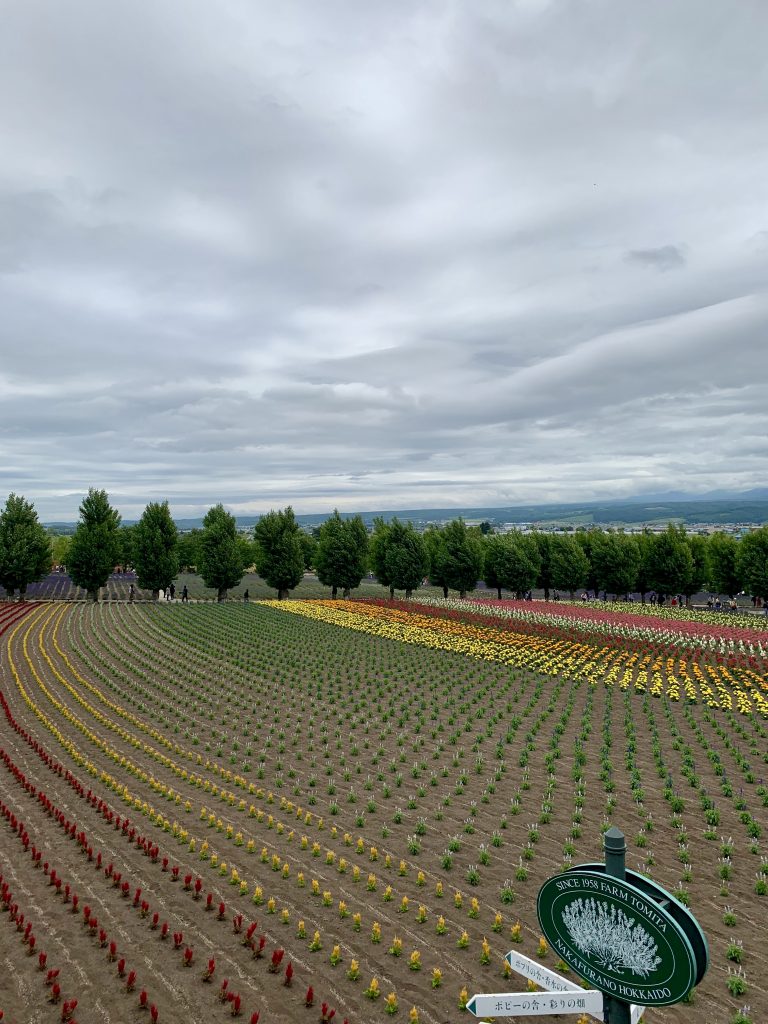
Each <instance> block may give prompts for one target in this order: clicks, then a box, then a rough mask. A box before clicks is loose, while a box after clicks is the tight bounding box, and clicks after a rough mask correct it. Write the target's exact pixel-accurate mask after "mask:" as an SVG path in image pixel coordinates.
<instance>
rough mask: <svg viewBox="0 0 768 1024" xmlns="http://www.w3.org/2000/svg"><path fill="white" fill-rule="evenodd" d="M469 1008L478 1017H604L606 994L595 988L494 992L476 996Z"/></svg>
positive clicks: (468, 1005) (469, 1002)
mask: <svg viewBox="0 0 768 1024" xmlns="http://www.w3.org/2000/svg"><path fill="white" fill-rule="evenodd" d="M467 1009H468V1010H469V1012H470V1013H472V1014H474V1015H475V1017H543V1016H545V1015H546V1014H558V1013H573V1014H576V1013H591V1014H593V1015H594V1016H600V1017H602V1014H603V993H602V992H597V991H595V989H581V991H579V992H495V993H490V994H489V995H474V996H472V998H471V999H470V1000H469V1001H468V1002H467Z"/></svg>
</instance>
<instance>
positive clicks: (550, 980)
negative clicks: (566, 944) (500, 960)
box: [504, 949, 584, 992]
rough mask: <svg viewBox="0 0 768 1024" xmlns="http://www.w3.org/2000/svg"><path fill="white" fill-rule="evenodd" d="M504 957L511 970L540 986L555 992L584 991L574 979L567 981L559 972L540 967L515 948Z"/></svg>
mask: <svg viewBox="0 0 768 1024" xmlns="http://www.w3.org/2000/svg"><path fill="white" fill-rule="evenodd" d="M504 959H505V960H506V961H507V963H508V964H509V966H510V967H511V968H512V970H513V971H516V972H517V974H522V975H523V977H524V978H530V979H531V981H535V982H536V984H537V985H541V986H542V987H543V986H544V985H546V986H547V988H550V989H553V990H554V991H555V992H583V991H584V990H583V989H582V987H581V985H577V984H576V982H575V981H569V980H568V978H564V977H563V976H562V975H561V974H555V972H554V971H550V969H549V968H548V967H542V965H541V964H537V963H536V961H535V960H531V958H530V957H528V956H526V955H525V954H524V953H518V952H517V950H516V949H511V950H510V951H509V952H508V953H507V955H506V956H505V957H504Z"/></svg>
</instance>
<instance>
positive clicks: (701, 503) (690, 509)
mask: <svg viewBox="0 0 768 1024" xmlns="http://www.w3.org/2000/svg"><path fill="white" fill-rule="evenodd" d="M354 514H355V513H353V512H348V513H345V512H342V513H341V515H342V517H343V518H349V517H351V516H352V515H354ZM329 515H330V511H329V512H317V513H314V514H311V515H297V516H296V520H297V522H298V523H299V524H300V525H301V526H303V527H304V528H305V529H311V528H312V527H313V526H319V525H320V524H321V523H323V522H325V520H326V519H327V518H328V516H329ZM360 515H361V516H362V518H363V521H364V522H365V523H366V524H367V525H368V526H370V525H372V524H373V520H374V519H376V518H382V519H384V520H386V521H388V520H390V519H393V518H394V517H395V516H397V518H398V519H401V520H403V521H406V522H412V523H413V524H414V525H415V526H416V527H417V528H424V527H425V526H427V525H429V524H430V523H443V522H447V521H449V520H451V519H456V518H457V517H458V516H461V517H462V518H464V519H466V520H470V521H472V522H488V523H490V524H491V526H493V527H498V526H501V525H502V524H505V523H514V524H523V523H537V524H541V525H545V524H546V525H549V526H556V525H561V526H572V527H576V526H592V525H600V526H642V525H644V524H647V525H649V526H650V525H659V524H663V523H668V522H675V523H682V524H684V525H686V526H691V525H695V524H697V523H708V524H716V525H717V524H725V523H733V524H743V525H755V524H762V523H766V522H768V487H755V488H753V489H752V490H750V491H745V492H743V493H741V494H730V493H728V492H726V491H711V492H709V493H708V494H685V493H683V492H679V491H667V492H664V493H661V494H645V495H642V496H641V497H637V498H627V499H623V500H622V499H612V500H606V501H599V502H578V503H569V504H552V505H510V506H502V507H495V506H494V507H485V506H484V507H479V508H476V507H471V506H467V507H460V506H456V507H453V508H419V509H394V510H393V509H387V510H382V511H380V512H361V513H360ZM260 518H261V517H260V516H258V515H252V516H238V517H237V523H238V526H239V527H240V528H241V529H247V528H249V527H252V526H253V525H254V524H255V523H257V522H258V521H259V519H260ZM124 522H125V523H126V525H130V522H131V520H124ZM176 524H177V526H178V527H179V529H180V530H193V529H199V528H200V527H201V526H202V524H203V521H202V517H199V518H196V519H177V520H176ZM46 526H48V527H49V528H50V529H52V530H57V531H60V532H62V533H71V532H72V529H73V527H74V523H72V522H69V523H64V522H58V523H46Z"/></svg>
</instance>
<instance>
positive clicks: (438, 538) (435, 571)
mask: <svg viewBox="0 0 768 1024" xmlns="http://www.w3.org/2000/svg"><path fill="white" fill-rule="evenodd" d="M421 539H422V540H423V541H424V547H425V549H426V552H427V575H428V576H429V582H430V584H431V586H433V587H441V588H442V591H443V597H444V598H447V597H448V574H447V571H446V557H447V553H446V550H445V543H444V537H443V531H442V530H441V529H440V527H439V526H435V525H434V524H433V525H431V526H428V527H427V529H426V530H425V531H424V533H422V535H421Z"/></svg>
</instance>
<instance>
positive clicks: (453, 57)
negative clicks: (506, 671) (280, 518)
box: [0, 0, 768, 519]
mask: <svg viewBox="0 0 768 1024" xmlns="http://www.w3.org/2000/svg"><path fill="white" fill-rule="evenodd" d="M766 39H768V3H766V2H765V0H739V2H737V3H733V2H725V0H643V2H642V3H638V2H637V0H572V2H568V0H498V2H495V0H488V2H486V0H464V2H461V3H459V2H451V0H387V2H379V0H279V2H270V3H267V2H266V0H217V2H216V3H211V2H210V0H131V2H130V3H125V2H123V0H120V2H116V0H66V2H65V3H63V2H61V0H24V2H20V3H12V2H8V3H5V4H4V5H3V11H2V30H1V31H0V95H1V96H2V102H0V500H2V501H4V499H5V495H7V493H8V492H10V491H15V492H17V493H21V494H24V495H25V496H26V497H27V498H30V499H32V500H34V501H35V503H36V506H37V508H38V511H39V512H40V514H41V517H42V518H43V519H52V518H76V513H77V507H78V505H79V503H80V500H81V498H82V495H83V494H84V492H85V491H86V490H87V488H88V487H89V486H91V485H93V486H97V487H104V488H106V489H107V490H108V492H109V494H110V496H111V498H112V500H113V503H114V504H116V505H117V506H118V507H119V508H120V510H121V511H122V512H123V514H124V515H126V516H128V517H132V516H136V515H139V514H140V513H141V511H142V509H143V507H144V505H145V504H146V502H147V501H149V500H162V499H166V498H167V499H168V500H169V501H170V503H171V508H172V511H173V512H174V514H176V515H177V516H188V515H197V514H198V513H200V512H202V511H204V510H205V509H206V508H207V507H209V506H210V505H211V504H214V503H215V502H217V501H223V502H224V503H225V504H226V505H227V506H228V507H230V508H231V509H232V510H234V511H235V512H238V513H242V514H245V513H250V512H262V511H266V510H268V509H269V508H272V507H275V508H276V507H282V506H284V505H286V504H292V505H293V507H294V509H295V510H296V511H297V512H314V511H325V510H329V509H331V508H333V507H334V506H338V507H339V508H341V509H347V510H357V509H360V510H363V509H368V510H369V509H384V508H390V509H392V508H418V507H429V506H452V505H507V504H519V503H529V502H534V501H559V500H562V501H579V500H586V499H590V498H604V497H623V496H626V495H635V494H642V493H643V492H659V491H664V490H667V489H675V490H681V489H682V490H686V491H692V492H696V491H707V490H710V489H713V488H728V489H733V490H741V489H746V488H749V487H754V486H758V485H764V484H765V483H766V479H765V468H766V455H768V351H767V350H766V346H767V345H768V332H767V331H766V328H767V326H768V61H766V56H765V52H766Z"/></svg>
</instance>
